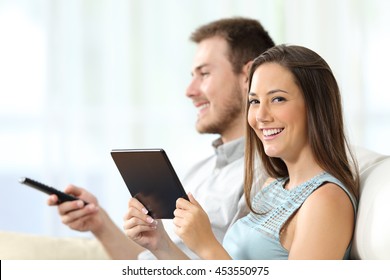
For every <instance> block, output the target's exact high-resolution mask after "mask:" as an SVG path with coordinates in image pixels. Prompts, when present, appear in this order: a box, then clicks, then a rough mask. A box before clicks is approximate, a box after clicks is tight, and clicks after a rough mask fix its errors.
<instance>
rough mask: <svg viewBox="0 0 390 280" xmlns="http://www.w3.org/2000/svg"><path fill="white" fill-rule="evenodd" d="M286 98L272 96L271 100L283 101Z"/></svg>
mask: <svg viewBox="0 0 390 280" xmlns="http://www.w3.org/2000/svg"><path fill="white" fill-rule="evenodd" d="M285 100H286V99H285V98H284V97H280V96H279V97H274V98H272V102H282V101H285Z"/></svg>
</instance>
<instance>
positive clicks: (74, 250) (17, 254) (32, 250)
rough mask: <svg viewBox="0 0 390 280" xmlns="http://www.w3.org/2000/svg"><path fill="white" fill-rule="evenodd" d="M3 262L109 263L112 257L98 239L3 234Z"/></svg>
mask: <svg viewBox="0 0 390 280" xmlns="http://www.w3.org/2000/svg"><path fill="white" fill-rule="evenodd" d="M0 259H2V260H52V259H57V260H105V259H109V256H108V255H107V253H106V252H105V250H104V248H103V246H102V245H101V244H100V243H99V242H98V241H97V240H96V239H89V238H79V237H49V236H41V235H33V234H25V233H19V232H10V231H0Z"/></svg>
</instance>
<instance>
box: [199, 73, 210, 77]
mask: <svg viewBox="0 0 390 280" xmlns="http://www.w3.org/2000/svg"><path fill="white" fill-rule="evenodd" d="M209 74H210V73H209V72H201V73H200V75H201V76H202V77H205V76H208V75H209Z"/></svg>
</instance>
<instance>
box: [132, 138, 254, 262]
mask: <svg viewBox="0 0 390 280" xmlns="http://www.w3.org/2000/svg"><path fill="white" fill-rule="evenodd" d="M244 145H245V142H244V138H240V139H237V140H234V141H231V142H228V143H226V144H222V141H221V139H217V140H215V141H214V142H213V146H214V148H215V154H214V155H212V156H210V157H208V158H206V159H204V160H202V161H201V162H199V163H198V164H196V165H195V166H194V167H192V169H190V171H189V172H188V174H187V176H186V177H185V178H184V179H183V180H182V184H183V187H184V189H185V190H186V192H187V193H188V192H191V193H192V194H193V196H194V197H195V199H196V200H197V201H198V202H199V203H200V205H201V206H202V208H203V209H204V210H205V211H206V213H207V214H208V216H209V219H210V222H211V225H212V229H213V232H214V234H215V236H216V238H217V239H218V240H219V242H220V243H222V240H223V238H224V236H225V233H226V231H227V229H228V228H229V227H230V226H231V225H232V224H233V223H234V222H235V221H236V220H237V219H239V218H241V217H243V216H245V215H246V214H247V213H248V208H247V206H246V203H245V197H244V195H243V193H244V191H243V185H244ZM163 223H164V227H165V230H166V231H167V233H168V234H169V236H170V237H171V239H172V240H173V242H175V243H176V244H177V245H178V246H179V247H180V248H181V249H182V250H183V251H184V253H186V254H187V255H188V256H189V257H190V258H191V259H198V258H199V257H198V256H197V255H196V254H194V253H193V252H192V251H191V250H190V249H188V248H187V247H186V246H185V245H184V243H183V242H182V241H181V239H180V238H179V237H178V236H177V235H176V234H175V232H174V225H173V223H172V220H163ZM138 258H139V259H155V257H154V255H153V254H152V253H150V252H149V251H144V252H142V253H141V254H140V255H139V257H138Z"/></svg>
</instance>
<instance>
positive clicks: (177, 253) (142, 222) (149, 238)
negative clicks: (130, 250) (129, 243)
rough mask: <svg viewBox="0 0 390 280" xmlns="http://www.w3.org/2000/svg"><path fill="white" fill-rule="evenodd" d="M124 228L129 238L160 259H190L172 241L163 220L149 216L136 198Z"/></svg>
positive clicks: (127, 213)
mask: <svg viewBox="0 0 390 280" xmlns="http://www.w3.org/2000/svg"><path fill="white" fill-rule="evenodd" d="M123 228H124V231H125V234H126V236H127V237H129V238H130V239H131V240H133V241H134V242H136V243H137V244H138V245H140V246H142V247H144V248H146V249H148V250H149V251H151V252H152V253H153V254H154V255H155V256H156V258H158V259H188V256H187V255H186V254H184V253H183V252H182V251H181V250H180V249H179V248H178V247H177V246H176V244H175V243H173V241H172V240H171V239H170V237H169V235H168V234H167V232H166V231H165V229H164V226H163V223H162V222H161V220H154V219H153V218H152V217H151V216H149V215H148V211H147V210H146V208H145V207H144V206H143V205H142V204H141V202H139V201H138V200H137V199H135V198H131V199H130V200H129V204H128V210H127V212H126V214H125V216H124V225H123Z"/></svg>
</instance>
